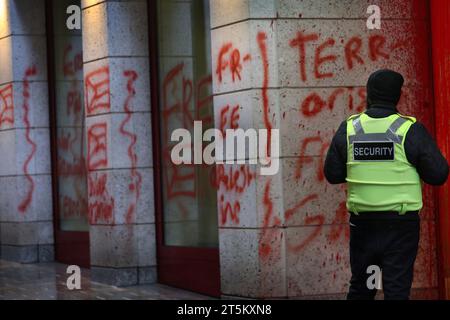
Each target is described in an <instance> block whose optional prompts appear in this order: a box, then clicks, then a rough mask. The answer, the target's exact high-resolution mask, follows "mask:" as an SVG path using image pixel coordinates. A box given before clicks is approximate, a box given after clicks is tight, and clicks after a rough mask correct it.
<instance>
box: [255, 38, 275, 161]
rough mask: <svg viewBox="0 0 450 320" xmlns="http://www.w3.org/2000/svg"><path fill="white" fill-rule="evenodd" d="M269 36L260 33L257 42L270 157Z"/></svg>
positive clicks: (267, 145)
mask: <svg viewBox="0 0 450 320" xmlns="http://www.w3.org/2000/svg"><path fill="white" fill-rule="evenodd" d="M266 39H267V36H266V34H265V33H264V32H258V35H257V41H258V46H259V50H260V51H261V59H262V63H263V74H264V77H263V84H262V98H263V120H264V126H265V127H266V129H267V144H266V147H267V150H266V156H268V157H270V150H271V141H272V123H271V121H270V109H269V95H268V87H269V60H268V57H267V45H266Z"/></svg>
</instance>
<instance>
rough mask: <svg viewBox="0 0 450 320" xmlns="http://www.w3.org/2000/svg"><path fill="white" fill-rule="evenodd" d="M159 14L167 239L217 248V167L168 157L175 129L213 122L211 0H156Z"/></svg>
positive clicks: (167, 241) (208, 125)
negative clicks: (178, 163) (184, 163)
mask: <svg viewBox="0 0 450 320" xmlns="http://www.w3.org/2000/svg"><path fill="white" fill-rule="evenodd" d="M157 16H158V48H159V52H158V53H159V56H158V58H159V59H158V61H159V75H160V78H159V82H160V85H159V94H160V99H159V100H160V115H161V119H160V124H161V125H160V128H161V147H162V159H161V160H162V161H161V162H162V177H163V181H162V188H163V197H164V198H163V210H164V212H163V219H164V239H165V244H166V245H169V246H187V247H217V246H218V225H217V199H216V194H217V193H216V189H215V188H214V182H213V181H214V180H213V179H214V178H213V177H214V174H213V173H214V170H215V167H214V166H207V165H175V164H173V162H172V160H171V156H170V155H171V150H172V148H173V146H174V145H175V144H176V143H175V142H171V141H170V137H171V134H172V132H173V130H175V129H179V128H185V129H187V130H189V131H190V132H191V135H192V136H193V125H194V121H195V120H197V121H202V125H203V131H205V130H207V129H209V128H212V127H214V117H213V105H212V77H211V39H210V15H209V0H193V1H168V0H159V1H158V14H157Z"/></svg>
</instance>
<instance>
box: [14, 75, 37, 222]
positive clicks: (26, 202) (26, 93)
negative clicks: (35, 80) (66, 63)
mask: <svg viewBox="0 0 450 320" xmlns="http://www.w3.org/2000/svg"><path fill="white" fill-rule="evenodd" d="M36 74H37V69H36V67H35V66H32V67H30V68H28V69H27V70H26V71H25V76H24V79H23V94H22V95H23V106H22V107H23V123H24V124H25V138H26V141H27V143H28V144H29V145H30V146H31V152H30V153H29V154H28V156H27V158H26V160H25V162H24V164H23V173H24V174H25V177H26V178H27V180H28V184H29V187H28V191H27V194H26V196H25V198H24V199H23V200H22V201H21V203H20V204H19V206H18V210H19V211H20V212H22V213H24V212H25V211H26V210H27V209H28V207H29V206H30V203H31V201H32V199H33V192H34V180H33V178H32V177H31V175H30V174H29V173H28V167H29V164H30V162H31V160H32V159H33V157H34V154H35V153H36V148H37V147H36V143H35V142H34V141H33V140H32V139H31V124H30V119H29V112H30V106H29V100H30V83H29V80H28V79H29V78H30V77H32V76H35V75H36Z"/></svg>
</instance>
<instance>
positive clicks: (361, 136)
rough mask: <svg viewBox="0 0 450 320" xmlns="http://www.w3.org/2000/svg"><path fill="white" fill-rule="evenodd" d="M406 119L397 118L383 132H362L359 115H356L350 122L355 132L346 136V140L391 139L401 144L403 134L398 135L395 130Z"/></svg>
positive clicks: (351, 141) (350, 141)
mask: <svg viewBox="0 0 450 320" xmlns="http://www.w3.org/2000/svg"><path fill="white" fill-rule="evenodd" d="M406 121H408V120H407V119H405V118H401V117H400V118H398V119H397V120H395V121H394V122H393V123H392V124H391V125H390V126H389V128H388V129H387V130H386V132H385V133H364V129H363V127H362V125H361V119H360V116H358V117H356V118H355V119H353V122H352V124H353V128H354V130H355V133H356V134H355V135H351V136H348V141H349V143H353V142H355V141H392V142H394V143H398V144H401V143H402V141H403V136H400V135H398V134H397V133H396V132H397V130H398V129H400V127H401V126H402V125H403V124H404V123H405V122H406Z"/></svg>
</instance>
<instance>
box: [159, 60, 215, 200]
mask: <svg viewBox="0 0 450 320" xmlns="http://www.w3.org/2000/svg"><path fill="white" fill-rule="evenodd" d="M184 67H185V65H184V63H180V64H178V65H176V66H175V67H173V68H172V69H171V70H170V71H169V72H168V73H167V75H166V77H165V78H164V80H163V82H162V113H161V114H162V120H163V124H162V129H163V133H162V136H163V137H162V141H163V158H164V160H166V162H165V163H167V166H168V167H167V169H165V170H164V174H163V177H164V180H165V186H166V192H167V193H166V196H167V198H168V199H173V198H176V197H195V196H196V195H197V191H196V190H197V189H196V185H195V183H196V179H195V168H194V166H193V165H180V166H177V165H174V164H173V163H172V161H171V156H170V153H171V150H172V147H173V144H172V143H169V139H170V134H171V131H170V128H171V127H170V125H171V123H172V122H175V123H179V125H180V126H183V127H184V128H186V129H190V128H192V127H193V121H194V120H200V121H202V122H203V126H204V127H208V126H210V125H212V124H213V117H212V116H211V113H210V107H211V104H212V99H213V97H212V93H211V84H212V76H211V75H208V76H206V77H203V78H201V79H200V80H199V82H198V83H197V84H196V85H194V83H193V81H192V80H190V79H187V78H186V77H185V76H184V75H183V71H184ZM192 101H195V106H196V108H195V111H194V112H193V111H192V110H191V109H192V107H191V105H192Z"/></svg>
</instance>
